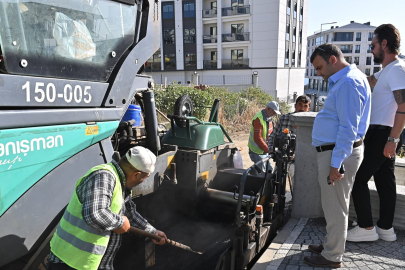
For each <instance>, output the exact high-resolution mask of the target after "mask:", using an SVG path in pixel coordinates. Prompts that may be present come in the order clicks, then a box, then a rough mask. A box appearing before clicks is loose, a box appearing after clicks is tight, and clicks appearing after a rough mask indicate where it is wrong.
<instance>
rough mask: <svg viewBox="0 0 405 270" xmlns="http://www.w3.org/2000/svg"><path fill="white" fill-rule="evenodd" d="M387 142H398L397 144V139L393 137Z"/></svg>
mask: <svg viewBox="0 0 405 270" xmlns="http://www.w3.org/2000/svg"><path fill="white" fill-rule="evenodd" d="M388 142H391V143H398V142H399V138H397V139H395V138H394V137H388Z"/></svg>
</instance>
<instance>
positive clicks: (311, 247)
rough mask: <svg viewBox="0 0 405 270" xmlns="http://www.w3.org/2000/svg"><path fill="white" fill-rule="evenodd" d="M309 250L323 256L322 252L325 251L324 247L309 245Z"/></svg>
mask: <svg viewBox="0 0 405 270" xmlns="http://www.w3.org/2000/svg"><path fill="white" fill-rule="evenodd" d="M308 249H309V251H311V252H312V253H316V254H321V252H322V250H323V246H322V245H309V246H308Z"/></svg>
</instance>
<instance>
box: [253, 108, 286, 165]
mask: <svg viewBox="0 0 405 270" xmlns="http://www.w3.org/2000/svg"><path fill="white" fill-rule="evenodd" d="M277 114H280V111H279V106H278V103H277V102H275V101H271V102H269V103H268V104H267V106H266V108H265V109H263V110H261V111H260V112H258V113H257V114H256V115H255V116H254V117H253V120H252V126H251V128H250V135H249V143H248V146H249V156H250V159H251V160H252V161H253V162H254V163H256V162H258V161H260V160H262V159H263V158H265V157H267V155H268V153H269V148H268V139H269V136H270V134H271V133H272V132H273V127H274V121H273V116H275V115H277ZM269 164H270V168H268V169H269V170H273V168H272V166H271V163H270V162H269ZM262 172H266V164H265V163H264V164H263V165H262Z"/></svg>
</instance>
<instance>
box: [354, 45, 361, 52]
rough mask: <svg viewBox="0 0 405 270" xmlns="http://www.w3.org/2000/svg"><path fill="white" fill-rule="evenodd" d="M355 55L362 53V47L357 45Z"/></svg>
mask: <svg viewBox="0 0 405 270" xmlns="http://www.w3.org/2000/svg"><path fill="white" fill-rule="evenodd" d="M354 53H360V45H356V49H355V51H354Z"/></svg>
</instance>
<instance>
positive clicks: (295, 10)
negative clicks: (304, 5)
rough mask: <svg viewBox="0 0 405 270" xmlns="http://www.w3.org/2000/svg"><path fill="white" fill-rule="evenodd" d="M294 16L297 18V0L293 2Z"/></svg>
mask: <svg viewBox="0 0 405 270" xmlns="http://www.w3.org/2000/svg"><path fill="white" fill-rule="evenodd" d="M294 18H297V2H294Z"/></svg>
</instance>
